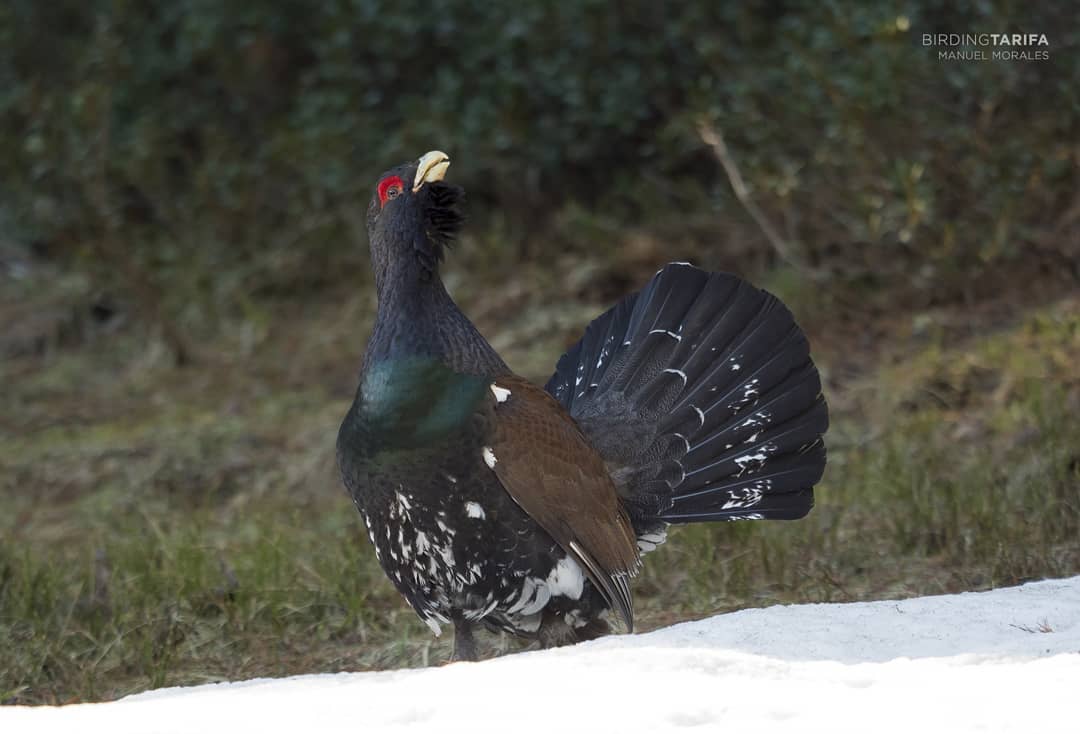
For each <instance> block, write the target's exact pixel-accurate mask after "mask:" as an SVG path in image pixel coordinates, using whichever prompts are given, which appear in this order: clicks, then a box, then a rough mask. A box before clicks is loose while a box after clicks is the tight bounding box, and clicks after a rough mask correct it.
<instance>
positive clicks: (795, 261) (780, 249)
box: [698, 118, 810, 271]
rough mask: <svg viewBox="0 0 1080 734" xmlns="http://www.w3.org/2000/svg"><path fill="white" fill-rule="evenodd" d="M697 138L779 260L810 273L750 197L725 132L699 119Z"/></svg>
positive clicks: (792, 248) (793, 249)
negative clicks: (713, 156) (706, 147)
mask: <svg viewBox="0 0 1080 734" xmlns="http://www.w3.org/2000/svg"><path fill="white" fill-rule="evenodd" d="M698 135H699V136H700V137H701V141H702V142H703V143H705V145H707V146H709V148H710V149H711V150H712V152H713V155H715V156H716V160H717V161H719V162H720V165H721V166H722V167H723V169H724V173H726V174H727V177H728V181H729V182H730V183H731V189H732V191H734V192H735V198H736V199H738V200H739V203H740V204H742V205H743V208H744V209H746V211H747V213H749V214H750V216H751V217H752V218H753V220H754V222H755V223H756V224H757V226H758V227H759V228H760V229H761V231H762V233H764V235H765V239H767V240H768V241H769V244H770V245H772V248H773V250H775V251H776V254H777V255H779V256H780V259H781V260H783V261H784V262H786V263H788V264H789V265H791V266H792V267H794V268H797V269H799V270H803V271H810V268H809V267H808V266H807V265H806V263H805V262H803V260H802V258H801V257H800V256H799V254H798V253H797V252H796V251H795V248H794V247H793V246H792V245H791V243H789V242H788V241H787V240H786V239H784V238H783V237H782V236H781V235H780V232H779V231H777V229H776V227H774V226H773V225H772V222H770V221H769V218H768V217H766V216H765V212H763V211H761V208H760V207H759V206H758V205H757V204H756V203H755V202H754V200H753V199H752V198H751V196H750V189H749V188H747V186H746V181H744V180H743V177H742V173H740V172H739V167H738V166H737V165H736V164H735V160H734V159H733V158H732V157H731V152H730V151H729V150H728V147H727V143H725V142H724V136H723V133H722V132H721V131H720V130H718V129H717V128H716V127H714V126H713V125H710V124H709V123H708V122H706V121H705V119H704V118H702V119H699V120H698Z"/></svg>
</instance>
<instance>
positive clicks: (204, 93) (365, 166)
mask: <svg viewBox="0 0 1080 734" xmlns="http://www.w3.org/2000/svg"><path fill="white" fill-rule="evenodd" d="M1073 20H1075V18H1074V17H1073V15H1072V13H1071V12H1070V8H1068V7H1067V4H1058V3H1040V4H1037V5H1034V6H1033V5H1031V4H1028V3H1021V2H1010V1H1007V0H1006V1H1002V2H985V1H983V0H967V1H964V2H946V1H945V0H920V1H919V2H915V3H910V4H908V8H907V9H905V10H904V11H903V14H901V13H898V12H897V11H895V10H893V9H890V8H889V7H888V6H887V5H885V4H881V5H874V6H872V7H871V6H855V5H852V4H850V3H842V2H837V1H829V2H821V3H799V2H780V1H778V0H758V1H757V2H751V3H713V2H690V3H680V4H677V5H676V6H672V7H668V6H663V5H660V4H657V3H655V2H642V1H640V0H630V1H628V2H624V3H618V4H612V3H607V2H599V1H597V0H584V1H582V2H574V3H565V2H557V1H555V0H539V1H536V2H528V3H489V2H477V1H476V0H438V1H435V2H431V1H425V2H420V1H419V0H395V1H394V2H389V1H386V0H353V1H351V2H349V1H347V0H338V1H336V2H325V3H315V4H312V3H306V2H298V1H292V2H276V3H213V2H205V0H169V1H168V2H165V1H164V0H147V1H144V2H130V1H125V0H112V1H108V0H98V1H97V2H75V1H73V0H58V1H57V2H48V3H42V2H37V1H36V0H11V2H7V3H5V4H4V5H3V6H2V7H0V122H2V124H3V129H4V130H5V131H8V132H7V134H6V135H4V136H3V137H2V138H0V155H2V160H4V162H5V164H6V165H5V166H4V168H3V169H0V192H2V193H3V197H2V201H3V204H2V205H0V206H2V207H3V209H2V210H0V227H2V228H3V229H4V230H6V234H7V235H8V236H9V237H16V238H20V239H22V240H25V241H33V242H35V243H37V244H38V246H39V249H41V250H43V251H45V252H46V253H47V254H48V255H49V256H50V257H53V258H59V259H62V260H64V261H66V262H76V263H77V264H79V266H80V267H82V268H84V269H86V270H88V271H90V272H91V273H92V274H93V276H94V278H95V283H96V284H97V285H98V286H99V287H103V288H118V289H120V290H121V291H122V292H123V293H125V294H126V296H127V297H129V298H131V299H133V300H134V301H135V302H136V303H138V304H139V307H141V308H142V309H144V310H145V311H146V312H147V314H146V315H148V316H150V317H152V318H156V317H160V318H165V319H167V320H169V321H170V322H173V323H174V328H175V330H176V331H177V332H178V333H182V332H184V331H185V330H186V329H187V328H188V327H190V326H191V325H193V324H198V323H202V322H205V321H206V320H207V317H211V318H210V319H209V320H211V321H213V320H214V319H213V317H215V316H216V315H217V310H218V309H220V308H227V309H240V310H243V309H244V308H245V304H246V303H247V302H248V301H249V300H250V299H251V298H258V297H259V296H260V295H261V294H265V293H268V292H270V293H280V292H282V291H284V292H294V291H303V290H310V289H311V288H312V287H314V286H319V285H322V284H325V283H327V282H333V281H336V280H340V278H341V275H340V273H342V272H345V270H343V268H342V265H343V264H348V265H355V264H356V258H357V256H358V252H359V249H358V248H356V247H354V246H352V243H353V242H354V241H355V239H354V237H353V236H354V235H355V234H356V233H357V232H356V230H357V227H356V226H355V223H357V222H359V221H361V219H362V217H360V216H359V215H360V214H361V213H362V211H363V209H364V207H365V206H366V202H367V200H368V198H369V196H370V193H369V190H370V185H371V183H372V181H373V179H374V177H375V176H376V175H377V173H378V172H379V171H381V170H384V169H385V168H387V167H389V166H391V165H393V164H396V163H397V162H399V161H400V160H404V159H409V158H413V157H416V156H417V155H419V154H420V153H422V152H424V151H425V150H428V149H430V148H436V147H438V148H441V149H444V150H447V151H448V152H450V154H451V156H452V157H453V159H454V166H455V167H454V176H455V179H456V180H457V181H460V182H462V183H464V184H465V185H466V187H467V189H468V190H469V192H470V196H471V198H472V200H473V202H474V203H473V206H472V208H471V210H472V215H473V217H474V219H479V220H480V221H479V225H480V227H479V228H478V229H483V230H484V231H495V232H498V233H499V236H500V242H499V247H500V248H502V249H506V248H508V247H509V248H510V249H511V251H512V252H513V253H514V254H515V256H517V257H521V256H528V255H530V254H533V253H536V252H537V249H536V248H533V247H530V246H529V244H528V241H527V240H528V239H529V237H530V236H533V237H545V236H546V237H551V236H555V234H554V233H553V232H552V229H553V228H558V227H559V226H566V225H567V223H568V222H569V223H570V224H571V225H573V224H574V223H575V222H582V221H585V222H586V223H588V222H590V221H595V217H600V221H602V222H607V223H611V222H614V223H615V225H614V226H615V227H616V229H624V228H629V227H635V226H648V225H650V224H652V223H654V222H657V221H661V220H663V219H664V218H680V217H685V216H687V215H688V214H693V213H702V212H704V213H707V214H709V215H710V216H714V217H716V219H721V220H724V221H732V222H736V223H738V224H739V225H740V226H741V228H739V227H736V228H735V229H733V230H731V231H729V232H728V233H727V234H728V235H742V236H743V237H744V238H745V237H746V236H750V237H752V238H754V239H755V240H757V241H760V235H759V233H757V231H756V230H755V229H754V227H753V226H752V225H751V224H750V223H749V222H748V221H747V219H746V217H745V214H744V213H743V212H742V211H741V209H740V208H739V206H738V205H737V203H736V202H735V201H734V199H733V198H732V197H731V196H730V193H729V192H730V188H729V186H728V183H727V181H726V179H724V177H723V174H722V173H721V171H720V168H719V167H718V166H717V164H716V162H715V161H714V160H713V159H712V158H711V156H710V155H709V153H708V152H707V150H706V149H705V147H704V146H703V145H702V143H701V141H700V140H699V139H698V136H697V134H696V132H695V125H696V122H697V121H698V120H701V119H704V120H707V121H709V122H710V123H712V124H714V125H716V126H718V127H719V128H720V129H722V131H723V132H724V134H725V136H726V137H727V139H728V142H729V144H730V145H731V148H732V150H733V152H734V154H735V157H736V158H737V159H738V161H739V164H740V166H741V168H742V171H743V175H744V177H745V178H746V179H747V182H748V184H749V185H750V188H751V189H752V191H753V195H754V196H755V198H756V199H757V200H758V201H759V202H760V204H761V205H762V206H763V207H764V208H766V209H767V210H768V211H769V212H770V213H771V215H772V216H774V217H775V218H776V220H777V221H778V222H780V223H781V224H782V229H783V230H785V232H786V236H788V237H790V238H791V239H792V240H793V241H795V242H797V243H799V244H800V246H801V247H802V248H803V250H802V252H803V254H804V255H805V256H806V258H807V259H808V260H809V261H811V262H813V263H815V264H816V265H817V266H819V267H822V268H823V270H824V272H826V273H829V274H832V275H837V274H839V275H841V276H845V277H846V276H854V277H856V278H859V277H864V278H867V277H868V278H871V279H872V278H873V277H879V276H880V275H881V274H886V275H887V274H900V275H904V276H906V275H908V274H911V275H912V276H913V277H914V278H915V279H916V280H917V281H919V282H921V283H922V284H923V286H924V287H925V288H927V289H929V288H932V287H933V286H934V285H935V284H938V285H939V284H940V283H941V280H942V277H948V276H949V275H950V273H955V272H966V273H969V274H970V272H971V269H972V268H975V269H976V270H977V269H978V268H981V267H983V266H984V265H986V264H987V263H990V262H999V261H1006V262H1007V261H1008V260H1010V259H1014V258H1017V257H1018V256H1020V255H1021V254H1022V253H1024V252H1025V251H1027V250H1029V249H1030V248H1031V247H1038V248H1043V249H1047V248H1050V249H1053V248H1059V249H1060V248H1061V247H1064V245H1062V244H1061V242H1062V241H1068V240H1070V239H1075V238H1071V237H1070V236H1069V235H1071V234H1075V232H1076V225H1077V222H1076V219H1077V216H1076V211H1075V210H1076V202H1075V192H1076V191H1077V189H1078V188H1080V174H1078V169H1080V166H1078V161H1080V153H1078V150H1077V145H1076V140H1078V139H1080V88H1078V87H1077V85H1076V84H1075V80H1076V79H1077V78H1080V54H1077V53H1075V52H1071V51H1070V49H1072V50H1075V48H1076V46H1077V45H1078V43H1077V42H1078V40H1080V28H1078V27H1077V26H1076V24H1075V23H1074V22H1071V21H1073ZM1018 28H1023V29H1026V30H1030V31H1036V32H1046V33H1047V34H1048V36H1049V40H1050V43H1051V45H1050V47H1049V51H1050V60H1049V61H1045V62H983V63H975V62H966V63H964V62H961V63H958V62H949V61H942V60H939V59H938V58H937V52H936V49H932V48H925V47H923V46H922V45H921V43H920V41H919V39H920V35H921V34H922V33H925V32H939V31H950V32H957V31H963V32H977V31H1002V30H1015V29H1018ZM1070 207H1071V208H1070ZM559 210H564V211H569V212H571V215H570V216H567V217H555V218H553V217H551V216H550V215H551V212H553V211H559ZM573 212H577V213H578V214H577V215H574V214H573ZM1066 230H1067V231H1066ZM713 246H714V248H715V243H714V244H713ZM540 251H541V252H542V250H540ZM1075 254H1076V253H1075V247H1073V249H1072V250H1069V251H1066V252H1065V255H1066V256H1071V255H1075ZM913 263H918V267H917V268H913V267H912V264H913Z"/></svg>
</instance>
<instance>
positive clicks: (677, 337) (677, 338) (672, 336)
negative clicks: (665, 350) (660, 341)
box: [649, 329, 682, 342]
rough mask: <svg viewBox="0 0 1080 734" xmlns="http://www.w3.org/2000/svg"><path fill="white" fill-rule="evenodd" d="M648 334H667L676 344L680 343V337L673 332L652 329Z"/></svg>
mask: <svg viewBox="0 0 1080 734" xmlns="http://www.w3.org/2000/svg"><path fill="white" fill-rule="evenodd" d="M649 333H650V334H667V335H668V336H670V337H671V338H672V339H674V340H675V341H677V342H681V341H682V336H681V335H679V334H676V333H675V332H674V331H668V330H667V329H653V330H652V331H650V332H649Z"/></svg>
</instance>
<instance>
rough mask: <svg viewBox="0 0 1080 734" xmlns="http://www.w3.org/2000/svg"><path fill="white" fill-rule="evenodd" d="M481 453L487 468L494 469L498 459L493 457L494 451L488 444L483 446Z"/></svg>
mask: <svg viewBox="0 0 1080 734" xmlns="http://www.w3.org/2000/svg"><path fill="white" fill-rule="evenodd" d="M483 454H484V463H485V464H487V465H488V468H489V469H494V468H495V465H496V464H497V463H498V462H499V460H498V459H496V458H495V452H494V451H492V450H491V447H490V446H485V447H484V451H483Z"/></svg>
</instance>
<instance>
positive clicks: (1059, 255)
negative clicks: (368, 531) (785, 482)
mask: <svg viewBox="0 0 1080 734" xmlns="http://www.w3.org/2000/svg"><path fill="white" fill-rule="evenodd" d="M1070 10H1071V8H1070V7H1069V6H1068V4H1067V3H1060V4H1057V3H1041V4H1038V5H1037V6H1031V5H1030V4H1025V3H1019V2H1005V1H1003V2H958V3H957V2H944V1H940V0H919V1H918V2H913V3H909V4H907V6H906V7H905V8H904V9H903V10H897V9H895V8H890V7H889V6H888V5H882V6H881V7H874V8H868V7H859V8H856V7H851V4H848V3H839V2H823V3H812V4H809V3H808V4H802V3H794V2H793V3H785V2H764V1H760V2H753V3H740V4H720V3H709V2H689V3H680V4H678V6H677V7H663V6H661V5H659V4H657V3H655V2H637V1H636V0H632V1H630V2H625V3H619V4H617V6H616V5H614V4H610V3H604V2H590V1H587V0H586V1H582V2H577V3H564V2H554V1H552V2H547V1H546V0H541V1H539V2H531V3H525V4H520V3H518V4H497V3H496V4H492V3H480V2H473V1H471V0H441V1H439V2H413V0H398V1H397V2H379V1H377V0H374V1H366V2H360V1H357V2H344V1H341V2H328V3H319V4H311V3H301V2H278V3H275V4H273V5H270V4H263V5H256V4H251V3H207V2H201V1H199V0H174V1H172V2H156V1H153V2H139V3H134V2H126V1H124V0H114V1H112V2H104V1H99V2H68V1H66V0H63V1H60V2H52V3H40V2H31V1H30V0H12V1H11V2H8V3H5V4H4V5H3V6H0V125H2V126H0V160H2V161H3V165H2V166H0V323H2V324H3V329H2V332H0V358H2V360H3V361H0V384H2V385H3V389H2V390H0V500H2V506H3V507H4V512H3V513H0V701H4V702H17V703H42V702H49V703H57V702H68V701H75V700H96V699H102V698H111V697H116V696H119V695H123V694H125V693H129V692H133V691H137V690H142V689H145V688H148V687H154V686H160V685H175V684H181V683H194V682H202V681H209V680H220V679H223V678H236V677H241V676H255V675H281V674H287V673H298V672H315V671H325V670H357V669H369V668H382V667H393V666H401V665H419V664H427V663H429V662H438V661H441V660H443V659H444V658H445V654H446V652H447V650H446V645H445V643H444V642H442V641H439V642H433V641H432V640H431V639H430V636H429V634H428V632H427V629H426V627H424V626H423V625H421V624H419V623H418V622H417V621H416V620H415V619H414V617H413V615H412V613H411V612H409V611H408V609H407V607H406V606H405V605H404V603H403V602H402V601H401V600H400V599H399V598H397V596H396V594H395V593H394V592H393V590H392V588H391V586H390V584H389V583H388V582H387V581H385V579H383V577H382V574H381V572H380V571H379V570H378V568H377V566H376V564H375V561H374V556H373V554H372V553H371V552H370V549H369V548H368V547H367V542H366V540H365V539H364V537H363V532H362V527H361V522H360V519H359V518H358V517H357V516H356V513H355V512H354V511H353V509H352V507H351V505H350V503H349V502H348V500H347V499H346V498H345V495H344V492H343V491H341V489H340V487H339V485H338V480H337V477H336V471H335V469H334V463H333V450H332V446H333V438H334V435H335V432H336V429H337V425H338V422H339V420H340V417H341V415H343V414H344V411H345V409H346V407H347V405H348V402H349V401H350V400H351V396H352V391H353V389H354V384H353V381H354V377H355V370H356V367H357V365H358V363H359V358H360V354H361V351H362V348H363V342H364V338H365V335H366V331H367V328H368V325H369V323H370V318H371V316H372V311H373V295H372V293H371V288H370V278H369V275H368V273H367V256H366V251H365V245H364V237H363V232H362V220H363V212H364V210H365V208H366V205H367V201H368V199H369V198H370V195H371V193H370V192H371V186H372V183H373V181H374V179H375V177H376V176H377V175H378V173H379V171H381V170H383V169H385V168H388V167H390V166H391V165H394V164H396V163H398V162H400V161H401V160H404V159H409V158H414V157H416V156H418V155H419V154H420V153H423V152H424V151H426V150H428V149H431V148H436V147H437V148H440V149H443V150H446V151H448V152H449V153H450V155H451V157H452V158H453V161H454V163H453V167H452V168H451V176H452V178H453V179H454V180H455V181H457V182H459V183H461V184H463V185H464V186H465V187H466V188H467V190H468V192H469V195H470V202H471V204H470V215H471V219H472V223H471V225H470V228H469V232H468V235H467V236H466V237H465V238H464V239H463V241H462V243H461V244H460V247H459V248H458V251H457V252H455V253H454V254H453V255H452V256H451V260H450V262H449V264H448V266H447V268H446V277H447V281H448V284H449V285H450V287H451V289H452V290H453V291H454V292H455V293H456V295H457V296H458V298H459V300H460V301H461V302H462V304H463V306H464V307H465V309H466V312H467V313H469V314H470V315H471V316H473V317H474V319H475V320H476V321H477V323H478V324H479V326H480V327H481V330H482V331H483V332H484V333H485V334H487V335H489V337H490V338H491V340H492V342H493V343H494V344H495V346H496V347H497V348H498V349H499V350H500V351H501V352H502V353H503V354H504V356H506V358H507V360H508V361H509V363H510V364H511V365H512V366H514V367H515V368H516V369H517V370H518V371H519V372H522V373H523V374H526V375H528V376H530V377H534V378H536V379H538V380H539V379H544V378H545V377H546V376H547V374H548V372H549V371H550V369H551V368H552V366H553V365H554V363H555V360H556V358H557V356H558V354H559V353H560V351H561V350H562V349H563V348H564V347H565V346H566V345H567V344H569V343H570V342H571V341H572V340H573V339H574V338H575V337H576V335H577V334H579V333H580V331H581V329H582V328H583V326H584V324H585V323H587V321H588V320H589V318H591V317H592V316H594V315H595V314H597V313H598V312H599V311H600V310H602V309H603V308H604V307H606V306H607V305H609V304H610V302H611V301H613V300H614V299H615V298H617V297H618V296H619V295H621V294H623V293H625V292H627V291H629V290H631V289H633V288H635V287H637V286H638V285H639V284H641V283H643V282H644V280H645V279H646V278H647V277H648V276H649V275H650V274H651V273H652V272H653V270H655V268H656V267H657V265H658V264H660V263H662V262H665V261H667V260H673V259H691V260H693V261H694V262H696V263H698V264H700V265H703V266H706V267H709V268H713V269H725V270H731V271H735V272H739V273H742V274H743V275H746V276H748V277H751V278H753V279H754V280H755V281H756V282H758V283H760V284H762V285H764V286H766V287H768V288H770V289H771V290H773V291H774V292H776V293H778V294H779V295H781V296H782V297H783V298H784V299H785V300H786V301H787V302H788V303H789V304H791V305H792V307H793V309H794V310H795V311H796V314H797V316H798V317H799V319H800V322H801V323H802V324H803V325H804V326H805V327H806V329H807V331H808V332H809V333H810V335H811V342H812V344H813V346H814V353H815V357H816V359H817V361H818V363H819V365H820V366H821V367H822V371H823V373H824V375H825V378H826V389H827V392H828V397H829V400H830V404H831V406H832V412H833V416H834V425H833V428H832V429H831V431H830V434H829V450H830V466H829V469H828V471H827V473H826V476H825V479H824V481H823V482H822V485H821V488H820V492H819V493H818V497H819V502H818V507H817V508H816V509H815V511H814V512H813V513H812V514H811V516H810V517H809V518H808V519H807V520H805V521H802V522H799V523H794V524H772V525H769V524H729V525H722V526H711V527H704V526H703V527H694V528H685V529H682V530H681V531H679V532H676V533H674V534H673V539H672V542H670V543H668V544H667V545H666V546H664V548H663V549H662V550H661V551H659V552H658V553H656V554H654V555H652V556H650V558H649V562H648V564H647V566H646V572H645V575H644V578H642V579H641V580H640V582H639V583H638V584H637V587H636V593H637V598H638V605H639V607H640V608H641V609H642V612H643V617H644V622H645V625H644V626H645V627H646V628H648V627H652V626H658V625H661V624H667V623H670V622H673V621H676V620H680V619H686V618H690V617H692V616H694V615H699V614H710V613H715V612H717V611H724V610H729V609H734V608H737V607H739V606H747V605H759V604H766V603H774V602H794V601H826V600H833V601H846V600H853V599H870V598H882V597H895V596H901V595H909V594H920V593H932V592H939V591H954V590H961V589H982V588H989V587H992V586H996V585H1002V584H1013V583H1018V582H1021V581H1023V580H1026V579H1031V578H1039V577H1042V576H1055V575H1068V574H1075V573H1080V540H1078V533H1080V420H1078V418H1077V415H1078V411H1080V378H1078V376H1077V371H1076V364H1077V363H1078V362H1080V299H1078V297H1077V291H1078V289H1077V283H1078V280H1080V266H1078V263H1080V146H1078V144H1077V141H1078V140H1080V87H1078V86H1077V84H1076V80H1077V79H1080V55H1078V54H1077V53H1076V50H1077V45H1078V44H1080V29H1078V28H1077V27H1076V24H1075V22H1074V21H1075V17H1074V14H1073V13H1072V12H1070ZM933 32H1040V33H1041V32H1045V33H1046V34H1047V36H1048V38H1049V41H1050V47H1049V53H1050V59H1049V60H1048V61H1040V62H1024V61H1013V62H1002V61H985V62H974V61H969V62H955V61H953V62H950V61H945V60H940V59H939V58H938V56H937V53H936V50H935V49H929V48H925V47H923V46H922V45H921V43H920V38H921V34H923V33H933ZM702 126H704V129H705V131H706V136H707V135H708V133H709V131H712V132H716V133H719V134H721V135H722V136H723V140H724V141H725V142H726V145H727V149H726V153H727V156H728V159H727V161H726V163H727V164H728V169H731V167H732V166H734V170H735V172H736V174H737V175H738V176H739V177H741V179H743V180H744V181H745V184H746V189H747V191H746V194H745V196H744V199H743V200H742V201H740V200H739V198H738V197H737V196H736V195H735V194H734V192H733V189H732V185H731V184H732V170H728V169H725V166H724V165H722V163H724V162H725V161H720V160H718V157H717V155H716V150H715V147H713V146H710V145H708V144H707V142H706V141H705V140H703V139H702V134H701V133H702V129H703V128H702ZM752 211H759V212H760V216H761V217H762V218H763V221H764V222H765V223H766V227H767V228H768V229H769V230H770V234H769V235H766V234H765V233H764V232H763V227H762V224H761V222H759V221H755V218H754V214H752V213H751V212H752ZM1032 622H1033V623H1037V622H1038V620H1032ZM489 642H490V644H491V645H492V646H493V647H494V648H495V649H499V650H509V649H516V648H517V646H516V645H515V644H514V643H512V642H510V641H507V640H502V639H496V638H492V639H491V640H490V641H489Z"/></svg>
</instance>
